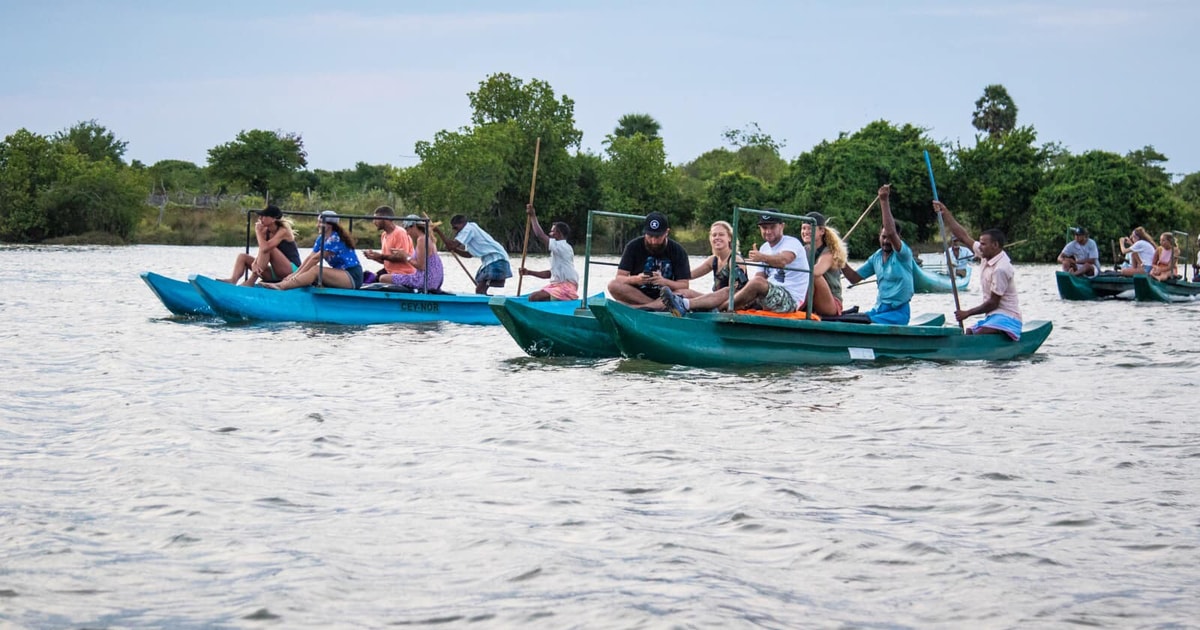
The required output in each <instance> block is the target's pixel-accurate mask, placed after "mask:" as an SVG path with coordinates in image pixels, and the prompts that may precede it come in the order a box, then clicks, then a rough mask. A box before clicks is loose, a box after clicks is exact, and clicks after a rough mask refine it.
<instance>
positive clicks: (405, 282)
mask: <svg viewBox="0 0 1200 630" xmlns="http://www.w3.org/2000/svg"><path fill="white" fill-rule="evenodd" d="M400 229H402V230H404V231H405V232H406V233H407V234H408V238H409V240H410V241H412V243H413V247H414V251H413V255H412V256H411V257H409V259H408V262H409V263H410V264H412V266H413V271H412V273H385V274H383V275H382V276H379V278H378V281H379V282H383V283H385V284H393V285H396V286H398V287H408V288H410V289H413V290H414V291H425V290H426V289H428V290H429V291H441V290H442V280H444V278H445V272H444V270H443V268H442V257H441V256H438V252H437V244H436V243H434V240H433V239H432V238H429V236H428V233H427V232H426V229H425V222H424V221H422V220H421V217H419V216H417V215H415V214H410V215H408V216H406V217H404V220H403V221H401V222H400ZM426 276H428V281H426Z"/></svg>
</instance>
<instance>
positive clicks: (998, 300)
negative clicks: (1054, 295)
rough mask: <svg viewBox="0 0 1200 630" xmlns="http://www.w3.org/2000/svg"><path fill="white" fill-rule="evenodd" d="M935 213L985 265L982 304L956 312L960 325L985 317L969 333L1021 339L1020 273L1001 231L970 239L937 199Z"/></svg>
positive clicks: (955, 316)
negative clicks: (1018, 274) (967, 320)
mask: <svg viewBox="0 0 1200 630" xmlns="http://www.w3.org/2000/svg"><path fill="white" fill-rule="evenodd" d="M933 210H934V211H935V212H937V213H939V214H940V215H941V217H942V219H943V221H945V224H946V227H948V228H950V231H951V232H953V233H954V235H955V236H957V237H958V238H960V239H962V242H964V243H971V249H972V250H973V251H974V252H975V254H976V255H977V256H979V259H980V260H981V261H983V266H982V267H981V268H980V270H979V271H980V273H979V286H980V288H981V289H982V291H983V295H984V300H983V303H982V304H980V305H978V306H976V307H974V308H969V309H959V310H957V311H955V312H954V318H955V319H957V320H958V321H959V322H962V321H963V320H965V319H967V318H968V317H971V316H973V315H979V314H983V315H984V318H983V320H982V321H980V322H979V323H978V324H975V325H974V326H972V327H970V328H967V329H966V332H967V333H968V334H985V333H986V334H1004V335H1008V338H1009V339H1012V340H1013V341H1016V340H1018V339H1020V338H1021V306H1020V301H1019V300H1018V299H1017V281H1016V273H1017V270H1016V268H1015V267H1013V264H1012V260H1010V259H1009V257H1008V252H1005V251H1004V241H1005V238H1004V232H1002V231H1000V230H998V229H990V230H984V231H983V233H982V234H980V235H979V239H978V240H975V239H973V238H971V235H970V234H969V233H968V232H967V230H966V228H964V227H963V226H962V225H960V224H959V223H958V221H957V220H955V218H954V215H952V214H950V210H949V209H948V208H946V205H945V204H943V203H942V202H940V201H937V200H934V202H933Z"/></svg>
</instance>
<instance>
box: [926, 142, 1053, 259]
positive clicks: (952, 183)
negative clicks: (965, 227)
mask: <svg viewBox="0 0 1200 630" xmlns="http://www.w3.org/2000/svg"><path fill="white" fill-rule="evenodd" d="M1036 141H1037V132H1035V131H1034V130H1033V128H1032V127H1019V128H1017V129H1014V130H1012V131H1010V132H1009V133H1007V134H1005V135H1003V136H999V137H991V136H989V137H984V138H979V137H976V144H975V146H974V147H973V148H969V149H968V148H963V147H961V146H960V147H958V149H957V150H956V151H955V152H954V161H955V162H956V164H955V165H954V166H955V168H954V173H953V177H951V178H950V179H949V181H947V182H946V183H947V186H946V189H945V192H946V197H947V205H950V206H951V208H952V209H953V210H954V211H955V212H956V216H957V217H958V218H959V219H961V220H964V221H965V224H970V225H973V226H974V227H975V228H976V229H977V230H984V229H990V228H998V229H1000V230H1003V231H1004V233H1005V235H1007V236H1008V239H1009V240H1010V241H1015V240H1019V239H1023V238H1026V237H1029V236H1031V234H1029V233H1028V230H1029V215H1030V212H1031V208H1032V204H1033V197H1034V195H1036V194H1037V193H1038V191H1039V190H1040V189H1041V187H1042V182H1043V179H1044V178H1045V172H1046V169H1047V168H1048V167H1049V164H1050V162H1051V157H1052V156H1053V155H1054V153H1053V151H1054V148H1053V145H1050V146H1044V147H1037V146H1035V144H1034V143H1035V142H1036Z"/></svg>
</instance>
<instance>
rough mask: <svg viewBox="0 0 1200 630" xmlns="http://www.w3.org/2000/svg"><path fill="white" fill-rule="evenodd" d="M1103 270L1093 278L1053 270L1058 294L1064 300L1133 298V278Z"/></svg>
mask: <svg viewBox="0 0 1200 630" xmlns="http://www.w3.org/2000/svg"><path fill="white" fill-rule="evenodd" d="M1135 277H1136V276H1122V275H1120V274H1116V273H1112V272H1105V273H1102V274H1100V275H1098V276H1095V277H1093V278H1088V277H1085V276H1074V275H1071V274H1069V273H1067V272H1065V271H1056V272H1054V281H1055V283H1056V284H1057V285H1058V296H1059V297H1061V298H1062V299H1064V300H1102V299H1105V298H1121V299H1133V297H1134V296H1133V279H1134V278H1135Z"/></svg>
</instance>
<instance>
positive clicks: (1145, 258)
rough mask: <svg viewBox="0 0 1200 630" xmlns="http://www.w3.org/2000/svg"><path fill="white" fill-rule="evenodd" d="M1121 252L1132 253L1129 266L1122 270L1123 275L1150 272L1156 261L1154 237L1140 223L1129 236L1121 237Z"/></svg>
mask: <svg viewBox="0 0 1200 630" xmlns="http://www.w3.org/2000/svg"><path fill="white" fill-rule="evenodd" d="M1121 253H1122V254H1132V256H1131V257H1130V260H1129V266H1128V267H1125V268H1124V269H1122V270H1121V275H1123V276H1133V275H1137V274H1139V273H1142V274H1148V273H1150V266H1151V264H1152V263H1153V261H1154V239H1152V238H1150V234H1149V233H1148V232H1146V228H1144V227H1142V226H1140V225H1139V226H1138V227H1136V228H1134V229H1133V232H1132V233H1130V234H1129V236H1124V237H1121Z"/></svg>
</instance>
